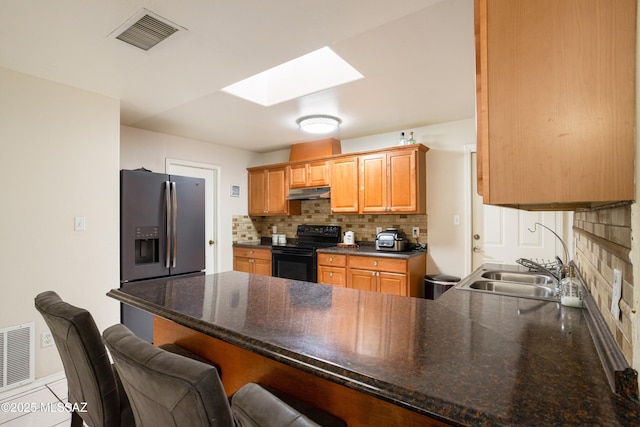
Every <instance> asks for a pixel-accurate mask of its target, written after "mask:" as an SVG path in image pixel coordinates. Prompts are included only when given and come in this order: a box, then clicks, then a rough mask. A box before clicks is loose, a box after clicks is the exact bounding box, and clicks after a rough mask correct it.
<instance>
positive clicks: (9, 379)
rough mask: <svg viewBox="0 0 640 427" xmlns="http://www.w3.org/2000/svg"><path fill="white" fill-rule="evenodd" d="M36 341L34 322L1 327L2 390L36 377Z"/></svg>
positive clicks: (0, 373) (0, 385) (0, 384)
mask: <svg viewBox="0 0 640 427" xmlns="http://www.w3.org/2000/svg"><path fill="white" fill-rule="evenodd" d="M34 343H35V340H34V323H25V324H24V325H17V326H11V327H8V328H3V329H0V358H1V360H2V369H0V391H4V390H7V389H9V388H12V387H17V386H20V385H23V384H27V383H30V382H32V381H33V380H34V379H35V366H34Z"/></svg>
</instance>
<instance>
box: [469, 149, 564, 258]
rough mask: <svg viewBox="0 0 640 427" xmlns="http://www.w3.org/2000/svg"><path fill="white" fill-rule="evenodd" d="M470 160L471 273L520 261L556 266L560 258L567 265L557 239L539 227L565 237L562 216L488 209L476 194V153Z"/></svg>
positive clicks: (543, 212) (548, 213)
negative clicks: (484, 266)
mask: <svg viewBox="0 0 640 427" xmlns="http://www.w3.org/2000/svg"><path fill="white" fill-rule="evenodd" d="M471 156H472V157H471V168H472V170H471V180H472V192H471V197H472V202H471V209H472V225H471V235H472V237H471V249H472V255H471V257H472V269H473V270H475V269H477V268H478V267H480V266H481V265H482V264H484V263H487V262H491V263H504V264H516V260H517V259H519V258H526V259H530V260H532V261H535V262H538V263H539V264H544V263H547V262H554V261H555V256H556V255H558V256H559V257H560V258H561V259H562V260H563V261H565V259H564V258H565V255H564V249H563V247H562V244H561V243H560V242H559V241H558V239H557V238H556V237H555V236H554V235H553V233H551V232H550V231H549V230H546V229H545V228H543V227H540V226H539V225H538V226H537V225H536V222H538V223H540V224H543V225H545V226H547V227H549V228H550V229H551V230H553V231H554V232H555V233H556V234H558V235H560V236H562V227H563V223H562V214H561V213H557V212H549V211H525V210H520V209H511V208H503V207H499V206H492V205H485V204H484V203H483V201H482V197H481V196H479V195H478V191H477V180H476V178H475V177H476V153H471ZM532 230H533V231H532Z"/></svg>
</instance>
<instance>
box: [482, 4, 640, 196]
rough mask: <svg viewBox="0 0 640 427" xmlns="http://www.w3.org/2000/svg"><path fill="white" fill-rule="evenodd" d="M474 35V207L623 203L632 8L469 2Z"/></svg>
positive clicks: (629, 166)
mask: <svg viewBox="0 0 640 427" xmlns="http://www.w3.org/2000/svg"><path fill="white" fill-rule="evenodd" d="M475 31H476V67H477V69H476V90H477V112H478V113H477V114H478V116H477V123H478V129H477V130H478V132H477V133H478V145H477V149H478V189H479V192H480V193H481V194H482V196H483V199H484V202H485V203H487V204H497V205H505V206H518V207H524V208H528V209H537V208H545V209H554V208H557V209H563V208H574V207H578V206H592V205H596V204H602V203H608V202H613V201H620V200H632V199H633V198H634V123H635V56H636V48H635V41H636V0H615V1H611V0H590V1H584V0H562V1H558V0H475Z"/></svg>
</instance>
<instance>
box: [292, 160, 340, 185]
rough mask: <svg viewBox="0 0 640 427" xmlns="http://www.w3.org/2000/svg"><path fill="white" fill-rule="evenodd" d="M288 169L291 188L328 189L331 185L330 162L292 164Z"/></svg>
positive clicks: (315, 161)
mask: <svg viewBox="0 0 640 427" xmlns="http://www.w3.org/2000/svg"><path fill="white" fill-rule="evenodd" d="M287 168H288V171H289V188H305V187H326V186H328V185H329V184H330V180H329V177H330V164H329V160H312V161H308V162H303V163H292V164H289V165H288V166H287Z"/></svg>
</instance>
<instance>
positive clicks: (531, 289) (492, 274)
mask: <svg viewBox="0 0 640 427" xmlns="http://www.w3.org/2000/svg"><path fill="white" fill-rule="evenodd" d="M485 265H486V264H485ZM494 266H495V267H504V268H480V269H478V270H476V271H475V272H473V273H472V274H471V275H469V276H467V277H466V278H464V279H463V280H461V281H460V283H458V284H457V285H456V289H461V290H467V291H475V292H484V293H490V294H497V295H506V296H513V297H519V298H533V299H541V300H557V299H558V296H557V293H556V284H557V280H556V278H555V277H553V276H552V275H550V274H547V273H546V272H530V271H526V270H521V269H519V268H518V267H516V266H503V265H494Z"/></svg>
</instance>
